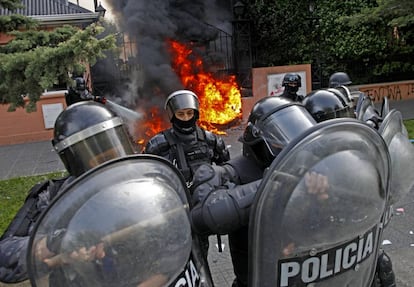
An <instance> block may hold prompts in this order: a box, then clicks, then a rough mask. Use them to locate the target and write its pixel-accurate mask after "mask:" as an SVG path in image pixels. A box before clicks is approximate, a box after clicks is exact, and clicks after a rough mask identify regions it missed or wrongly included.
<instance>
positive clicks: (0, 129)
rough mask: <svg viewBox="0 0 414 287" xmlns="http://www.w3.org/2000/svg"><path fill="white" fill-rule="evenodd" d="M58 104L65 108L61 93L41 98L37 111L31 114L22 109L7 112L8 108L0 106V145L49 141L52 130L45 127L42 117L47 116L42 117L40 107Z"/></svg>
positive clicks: (41, 108)
mask: <svg viewBox="0 0 414 287" xmlns="http://www.w3.org/2000/svg"><path fill="white" fill-rule="evenodd" d="M59 103H61V104H62V105H63V108H65V106H66V105H65V97H64V93H63V92H59V93H51V94H49V95H45V96H42V97H41V98H40V100H39V101H38V102H37V104H36V107H37V111H36V112H32V113H27V112H26V110H25V109H22V108H18V109H17V110H16V111H15V112H7V109H8V107H9V106H8V105H0V122H1V126H0V145H9V144H18V143H25V142H36V141H45V140H51V139H52V137H53V128H46V127H45V118H44V117H45V116H46V119H47V116H48V115H44V113H43V108H44V107H42V106H43V105H50V104H59ZM46 107H47V106H46Z"/></svg>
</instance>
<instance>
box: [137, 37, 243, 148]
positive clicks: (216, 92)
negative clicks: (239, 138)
mask: <svg viewBox="0 0 414 287" xmlns="http://www.w3.org/2000/svg"><path fill="white" fill-rule="evenodd" d="M168 43H169V45H170V52H171V56H172V67H173V69H174V71H175V72H176V74H177V75H178V77H179V78H180V80H181V82H182V84H183V86H184V88H185V89H188V90H191V91H193V92H194V93H196V94H197V96H198V98H199V101H200V119H199V122H198V124H199V125H200V126H201V127H203V128H205V129H206V130H209V131H212V132H214V133H217V134H225V132H224V131H220V130H219V128H220V126H223V125H226V124H229V123H233V122H235V121H236V120H239V119H241V117H242V111H241V108H242V103H241V93H240V89H239V88H238V85H237V83H236V78H235V76H221V77H220V78H218V77H215V76H214V74H213V73H212V72H209V71H206V69H205V68H204V63H203V60H202V57H201V56H199V55H197V54H196V53H195V52H194V51H193V49H192V47H191V44H182V43H179V42H177V41H173V40H170V41H168ZM143 114H146V116H145V118H144V119H141V120H140V121H139V122H140V123H139V126H137V127H136V135H137V140H136V143H137V144H138V145H139V146H140V147H141V148H143V145H144V144H145V142H146V139H149V138H151V137H152V136H154V135H155V134H157V133H158V132H160V131H162V130H165V129H167V128H169V127H170V124H169V122H168V120H166V119H165V118H164V117H165V114H163V111H160V110H159V108H158V107H156V106H154V107H152V108H151V109H150V111H149V112H147V111H146V112H144V113H143Z"/></svg>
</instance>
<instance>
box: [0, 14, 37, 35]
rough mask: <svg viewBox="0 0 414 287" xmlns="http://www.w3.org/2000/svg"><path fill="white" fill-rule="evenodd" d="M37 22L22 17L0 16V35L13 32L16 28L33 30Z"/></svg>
mask: <svg viewBox="0 0 414 287" xmlns="http://www.w3.org/2000/svg"><path fill="white" fill-rule="evenodd" d="M36 26H37V21H36V20H33V19H31V18H28V17H25V16H22V15H9V16H0V33H5V32H8V31H13V30H16V29H18V28H22V29H34V28H36Z"/></svg>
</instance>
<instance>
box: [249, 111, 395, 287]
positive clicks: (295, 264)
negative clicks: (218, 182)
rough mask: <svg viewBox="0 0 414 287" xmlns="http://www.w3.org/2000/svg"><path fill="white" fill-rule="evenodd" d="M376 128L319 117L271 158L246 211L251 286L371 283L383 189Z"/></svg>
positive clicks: (384, 163) (384, 169) (383, 154)
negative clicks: (268, 166) (319, 120)
mask: <svg viewBox="0 0 414 287" xmlns="http://www.w3.org/2000/svg"><path fill="white" fill-rule="evenodd" d="M388 174H389V156H388V152H387V147H386V145H385V142H384V141H383V139H382V138H381V136H380V135H379V134H378V132H377V131H376V130H374V129H372V128H370V127H368V126H367V125H365V124H363V123H361V122H359V121H357V120H352V119H334V120H330V121H326V122H323V123H320V124H318V125H316V126H314V127H313V128H311V129H310V130H309V131H307V132H305V134H303V135H302V136H300V137H299V138H298V139H297V140H295V141H293V142H291V143H290V144H289V145H288V146H287V147H285V149H284V150H283V151H282V152H281V153H280V154H279V155H278V157H276V159H275V160H274V162H273V163H272V165H271V166H270V168H269V171H268V172H267V173H266V174H265V176H264V178H263V181H262V183H261V185H260V187H259V189H258V193H257V195H256V198H255V202H254V204H253V207H252V211H251V215H250V216H251V217H250V228H249V229H250V230H249V232H250V234H249V242H250V244H249V248H250V249H249V274H250V275H251V277H250V278H249V282H250V284H249V286H254V287H256V286H260V287H265V286H273V287H274V286H278V287H282V286H295V287H298V286H330V287H331V286H360V287H361V286H362V287H368V286H370V284H371V282H372V280H373V275H374V272H375V266H376V258H377V252H378V248H379V244H380V237H381V234H382V228H381V226H382V222H383V221H384V213H385V209H386V200H387V193H388V189H387V188H388V176H389V175H388Z"/></svg>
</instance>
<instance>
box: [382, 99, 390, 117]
mask: <svg viewBox="0 0 414 287" xmlns="http://www.w3.org/2000/svg"><path fill="white" fill-rule="evenodd" d="M389 112H390V103H389V101H388V97H383V98H382V103H381V117H382V118H385V117H386V116H387V115H388V113H389Z"/></svg>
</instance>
